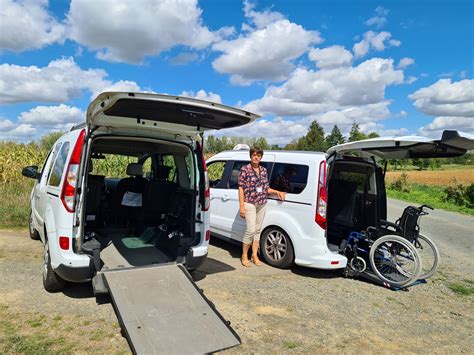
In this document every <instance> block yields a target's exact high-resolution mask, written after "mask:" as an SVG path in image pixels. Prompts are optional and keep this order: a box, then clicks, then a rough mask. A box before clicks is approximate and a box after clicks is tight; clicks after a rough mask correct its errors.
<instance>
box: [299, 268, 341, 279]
mask: <svg viewBox="0 0 474 355" xmlns="http://www.w3.org/2000/svg"><path fill="white" fill-rule="evenodd" d="M291 272H292V273H293V274H295V275H299V276H304V277H312V278H315V279H335V278H339V277H343V275H342V270H321V269H312V268H309V267H303V266H298V265H295V266H293V267H292V268H291Z"/></svg>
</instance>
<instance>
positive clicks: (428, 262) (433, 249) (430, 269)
mask: <svg viewBox="0 0 474 355" xmlns="http://www.w3.org/2000/svg"><path fill="white" fill-rule="evenodd" d="M414 245H415V248H416V250H417V251H418V254H419V255H420V258H421V261H422V264H423V265H422V268H421V273H420V276H419V278H420V279H427V278H429V277H431V276H433V275H434V274H435V273H436V271H438V267H439V259H440V256H439V250H438V247H437V246H436V244H435V243H434V242H433V241H432V240H431V239H430V238H428V237H426V236H424V235H421V234H420V235H418V240H417V241H416V242H414Z"/></svg>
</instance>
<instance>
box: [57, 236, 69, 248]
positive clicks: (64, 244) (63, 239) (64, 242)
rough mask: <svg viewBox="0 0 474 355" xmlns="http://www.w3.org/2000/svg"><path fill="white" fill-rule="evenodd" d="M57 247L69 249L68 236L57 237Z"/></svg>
mask: <svg viewBox="0 0 474 355" xmlns="http://www.w3.org/2000/svg"><path fill="white" fill-rule="evenodd" d="M59 247H60V248H61V249H62V250H69V237H59Z"/></svg>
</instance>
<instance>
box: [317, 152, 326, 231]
mask: <svg viewBox="0 0 474 355" xmlns="http://www.w3.org/2000/svg"><path fill="white" fill-rule="evenodd" d="M327 203H328V191H327V188H326V161H325V160H323V161H322V162H321V164H319V179H318V202H317V205H316V217H315V221H316V223H317V224H318V225H319V226H320V227H321V228H322V229H326V210H327Z"/></svg>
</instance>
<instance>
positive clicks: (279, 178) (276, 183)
mask: <svg viewBox="0 0 474 355" xmlns="http://www.w3.org/2000/svg"><path fill="white" fill-rule="evenodd" d="M308 171H309V167H308V166H307V165H299V164H287V163H275V165H274V167H273V171H272V175H271V176H270V187H271V188H272V189H275V190H278V191H283V192H288V193H290V194H299V193H301V192H302V191H303V190H304V188H305V187H306V184H307V182H308Z"/></svg>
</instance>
